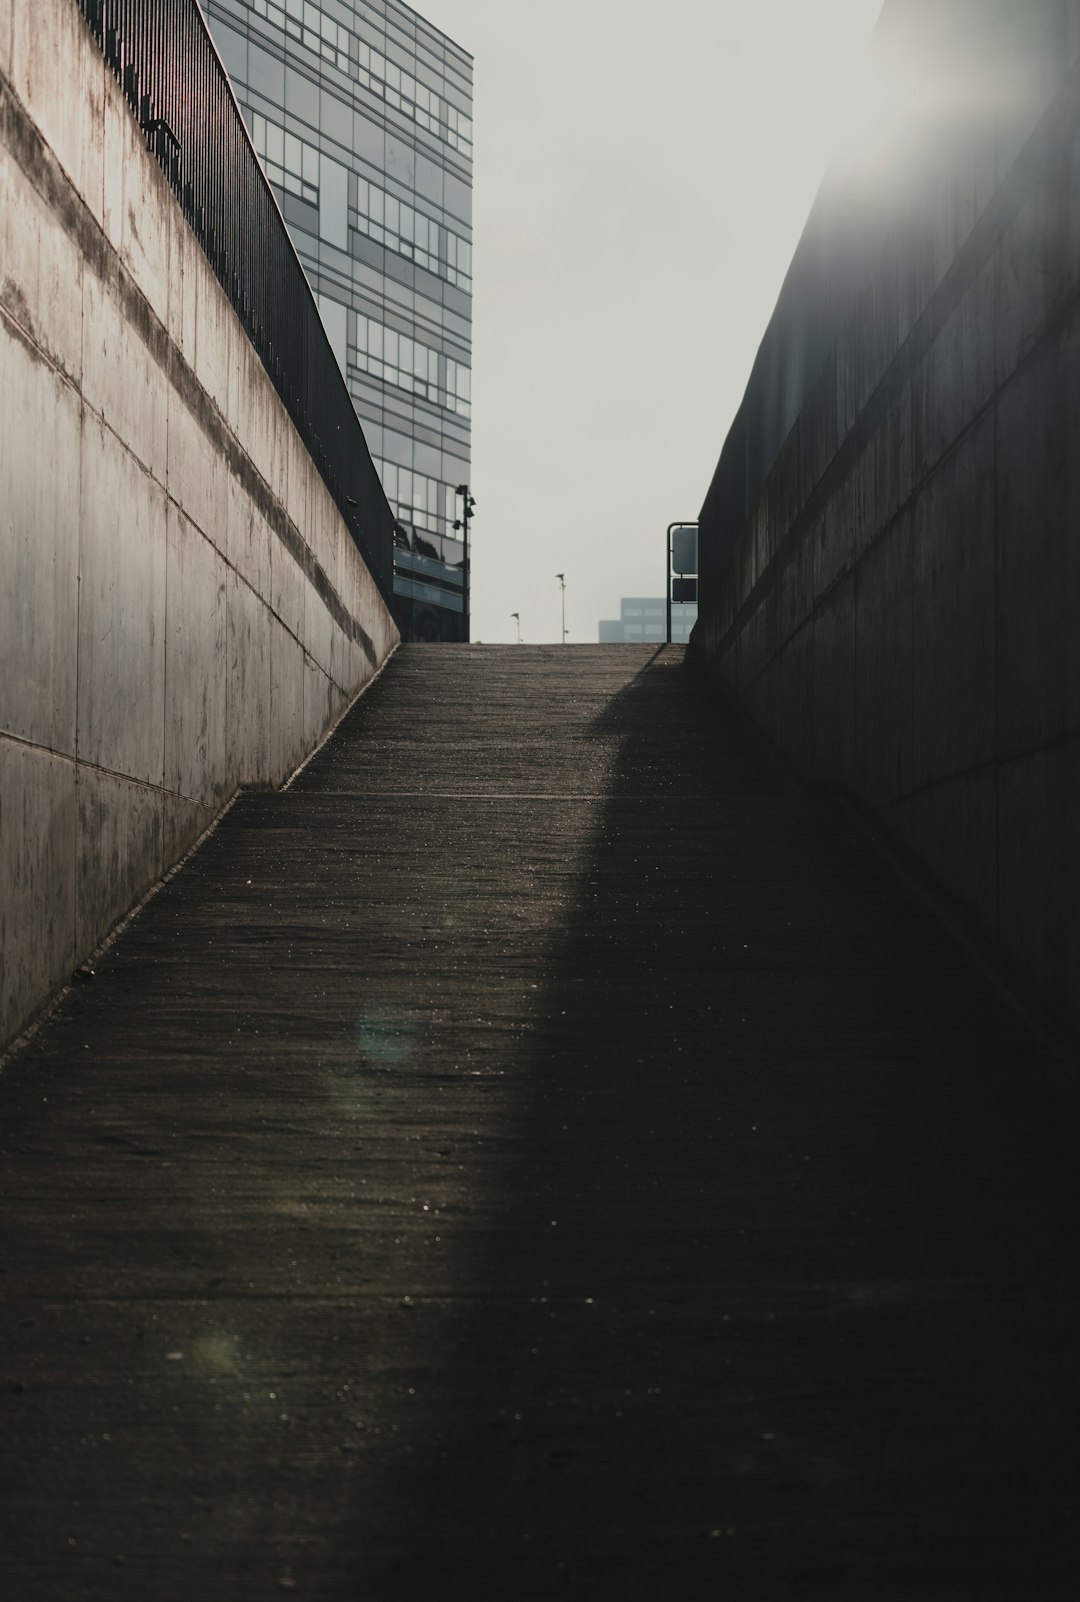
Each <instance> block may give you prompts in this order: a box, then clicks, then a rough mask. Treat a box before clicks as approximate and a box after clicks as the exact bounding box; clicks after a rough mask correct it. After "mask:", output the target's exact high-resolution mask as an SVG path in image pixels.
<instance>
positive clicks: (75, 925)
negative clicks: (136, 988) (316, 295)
mask: <svg viewBox="0 0 1080 1602" xmlns="http://www.w3.org/2000/svg"><path fill="white" fill-rule="evenodd" d="M397 637H398V636H397V631H396V629H395V627H394V624H393V622H392V620H391V618H390V614H389V612H388V611H387V609H386V607H385V605H384V604H383V601H382V599H381V597H380V596H379V593H378V591H377V589H376V586H375V584H374V582H373V580H372V578H371V576H370V574H369V573H368V571H367V569H366V567H365V566H364V564H363V562H362V560H361V558H360V555H359V553H358V551H357V549H356V546H355V544H354V543H353V541H352V539H351V538H350V536H349V533H348V531H347V529H346V527H345V525H344V523H343V522H342V520H341V518H340V515H339V513H338V511H337V509H336V507H335V505H334V503H333V501H332V499H331V497H330V495H329V493H328V491H327V489H326V487H325V485H324V483H323V481H322V479H321V477H320V476H319V474H318V472H317V470H316V469H315V467H314V464H313V463H312V461H311V459H310V457H309V456H308V454H307V452H306V450H305V448H304V446H303V444H302V443H301V441H300V438H299V436H298V435H297V433H296V430H295V428H294V427H293V424H292V422H291V420H290V419H289V417H288V415H287V413H286V411H285V409H284V407H283V406H282V404H281V402H280V400H279V399H278V396H277V394H276V392H275V390H274V387H273V385H272V383H271V382H270V379H269V378H268V377H267V375H266V372H265V370H264V369H263V367H262V365H261V363H260V362H259V360H258V358H257V356H256V355H255V353H254V351H253V350H252V348H251V346H250V344H249V342H248V340H247V338H246V336H245V334H244V332H243V329H242V327H241V325H240V323H239V321H238V319H237V318H236V316H235V314H234V312H233V310H232V308H231V306H230V305H229V303H228V301H227V299H226V297H225V295H224V293H223V291H222V289H221V287H220V286H219V284H218V282H217V280H216V278H215V277H214V274H213V272H212V271H211V269H210V267H209V265H208V263H207V261H206V259H205V257H204V256H203V254H202V251H201V250H200V248H199V246H198V244H197V242H196V241H195V239H194V236H193V235H192V234H191V232H190V230H189V229H188V226H187V224H186V222H185V220H184V218H183V215H182V213H181V212H180V210H179V208H178V206H177V205H176V202H175V200H174V197H173V195H172V193H171V191H170V190H169V188H168V185H167V184H166V182H165V180H164V177H163V175H162V173H161V171H160V169H159V168H158V166H157V164H156V163H155V161H154V160H153V159H152V157H151V156H150V155H149V154H148V152H147V150H146V147H145V144H144V142H143V139H142V137H141V135H140V133H139V130H138V128H137V126H136V124H135V121H134V119H133V117H132V115H131V112H130V110H129V108H128V106H127V104H126V102H125V100H124V99H123V96H122V94H121V92H120V89H119V87H118V85H117V84H116V82H115V80H114V79H113V77H112V75H111V73H110V72H109V71H108V70H107V68H106V65H105V62H104V61H103V59H102V56H101V54H100V52H99V51H98V49H97V48H96V46H95V45H94V43H93V41H92V40H91V38H90V36H89V34H88V32H87V30H86V28H85V26H84V24H83V21H82V19H81V17H80V15H79V12H78V10H77V8H76V7H75V6H74V5H73V4H72V3H71V0H34V4H33V5H31V4H29V3H24V0H0V1048H2V1047H3V1045H4V1044H5V1043H6V1042H8V1041H10V1040H11V1038H12V1037H13V1036H14V1035H15V1034H16V1033H17V1032H18V1031H19V1030H20V1029H21V1028H22V1027H23V1026H24V1024H25V1023H26V1022H27V1021H28V1020H29V1019H30V1018H31V1017H32V1016H33V1015H34V1013H35V1012H36V1011H37V1010H38V1009H39V1008H40V1007H41V1006H42V1005H43V1003H44V1002H45V1001H47V999H48V998H49V996H50V995H51V994H52V993H53V992H54V991H55V990H56V989H57V987H58V986H60V985H62V984H63V982H64V981H65V980H66V978H67V977H68V975H70V973H71V972H72V970H73V969H74V968H75V967H76V966H77V965H78V963H79V962H80V961H81V960H82V959H83V957H84V956H85V955H86V954H87V953H89V952H90V951H91V950H92V949H93V948H94V947H95V946H96V945H97V944H98V943H99V942H100V941H101V940H102V938H103V937H104V936H105V935H106V934H107V932H108V930H109V929H110V928H111V927H112V926H113V925H114V924H115V923H116V922H117V920H118V919H119V918H121V917H122V916H123V915H124V914H125V913H126V912H127V910H128V909H129V908H130V907H131V906H132V905H133V904H134V903H135V902H136V901H137V900H138V899H139V898H140V897H141V896H142V895H143V894H144V893H145V891H146V890H147V889H148V888H149V887H150V886H152V885H153V884H154V883H155V882H156V881H157V880H158V879H159V878H160V876H161V874H162V873H163V872H164V871H165V870H166V869H167V868H168V867H169V866H170V865H172V864H173V863H174V862H176V861H177V860H178V858H179V857H181V856H182V855H183V853H184V852H185V851H186V850H187V849H188V847H189V846H190V845H191V844H192V843H193V842H194V841H195V840H196V839H197V838H198V836H199V835H200V834H201V833H202V832H203V831H204V830H205V829H206V827H207V826H208V825H209V824H210V823H211V822H212V820H213V819H214V818H215V817H216V816H217V815H218V813H219V812H220V811H221V810H222V808H223V807H224V806H225V805H226V804H227V802H228V801H229V799H230V798H231V796H232V795H233V794H234V793H235V792H236V790H237V789H238V787H239V786H241V785H279V784H281V783H282V782H283V781H284V780H285V779H286V778H287V777H288V776H289V774H290V773H291V772H292V771H293V770H294V769H295V768H296V767H297V765H298V764H299V763H300V762H301V761H302V760H303V758H304V757H305V756H306V755H307V754H308V753H309V752H310V751H311V750H312V749H313V748H314V747H315V746H316V745H317V744H318V742H319V740H320V739H321V738H322V736H323V735H324V733H325V732H326V730H327V729H328V728H329V727H330V726H331V725H332V724H333V723H334V721H335V720H336V719H337V718H338V717H339V716H340V714H341V712H342V711H343V710H344V708H345V707H346V705H347V704H348V702H349V701H350V700H351V699H352V698H353V697H354V696H355V695H356V694H357V693H358V692H359V690H360V689H361V688H362V687H363V686H364V684H365V683H366V682H367V681H368V680H369V679H370V678H371V677H372V675H373V674H374V673H375V672H376V671H377V669H378V667H379V666H380V665H381V663H382V662H383V661H384V659H385V658H386V656H387V655H388V653H389V652H390V651H391V650H392V649H393V647H394V645H395V644H396V642H397Z"/></svg>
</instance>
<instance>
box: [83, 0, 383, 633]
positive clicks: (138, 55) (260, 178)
mask: <svg viewBox="0 0 1080 1602" xmlns="http://www.w3.org/2000/svg"><path fill="white" fill-rule="evenodd" d="M76 3H77V4H78V5H79V7H80V9H81V11H82V13H83V15H84V16H85V18H86V21H87V23H88V24H89V26H90V30H91V32H92V33H93V35H94V37H95V38H96V39H97V41H98V42H99V44H100V45H101V49H102V51H103V53H104V55H105V59H106V61H107V62H108V64H109V66H110V67H111V69H112V71H113V72H114V74H115V75H116V78H117V80H118V82H119V83H120V84H121V86H122V88H123V91H124V94H125V96H126V98H127V101H128V104H129V105H130V107H131V110H132V112H133V113H134V115H135V117H136V119H137V120H138V122H139V125H140V127H141V128H142V131H143V136H144V138H145V139H146V143H147V147H148V148H149V149H150V151H151V152H152V153H153V154H154V155H155V156H156V158H157V160H158V162H159V163H160V165H161V167H162V170H163V171H164V172H165V174H166V177H167V178H168V181H169V183H170V184H171V186H172V188H173V190H174V192H175V194H176V196H177V199H178V200H179V202H180V205H181V207H182V209H183V212H184V215H185V217H186V218H187V220H188V222H189V223H190V225H191V227H192V229H193V231H194V233H195V235H196V237H197V238H198V240H199V243H200V244H201V245H202V248H203V250H204V251H205V252H206V256H207V259H208V261H209V262H210V265H211V267H212V268H213V269H214V272H215V273H216V275H217V277H218V280H219V282H220V283H221V285H222V287H223V288H224V290H225V293H226V294H227V295H228V297H229V299H230V300H231V302H232V304H233V306H234V307H235V309H236V312H237V314H238V316H239V317H240V320H241V322H242V323H243V325H244V328H245V329H246V331H247V334H248V337H249V339H250V340H251V343H252V344H253V345H254V347H255V349H256V351H258V353H259V356H260V358H261V360H262V363H263V366H264V367H265V368H266V371H267V372H268V374H269V375H270V378H271V379H272V380H273V383H274V387H275V388H276V390H277V392H278V394H279V395H280V396H281V399H282V401H283V402H284V404H285V406H286V408H287V410H288V412H289V415H290V417H291V418H292V420H293V422H294V423H295V424H296V427H297V430H298V431H299V433H300V437H301V438H302V439H303V441H304V444H305V445H306V446H307V449H308V451H309V452H310V454H311V456H312V458H313V460H314V462H315V464H316V466H317V467H318V469H319V472H320V473H321V474H322V477H323V479H324V481H325V483H326V486H327V488H328V489H329V491H330V493H331V495H332V496H333V497H334V500H335V502H336V503H337V506H338V509H339V511H340V512H341V515H342V517H343V518H344V520H345V523H346V524H347V526H348V528H349V531H350V533H351V534H352V537H353V539H354V540H355V541H356V544H357V546H358V547H359V550H360V554H361V555H362V556H363V558H364V561H365V563H366V564H367V566H368V568H369V570H370V572H371V574H372V577H373V578H374V579H375V582H376V583H377V585H378V586H379V589H380V591H381V593H382V595H383V598H384V599H385V600H386V602H387V603H388V604H389V602H390V598H391V592H392V586H393V530H394V515H393V513H392V511H391V509H390V505H389V502H388V501H387V499H386V496H385V495H384V494H383V489H382V485H381V483H380V482H379V476H378V473H377V472H376V470H375V467H374V465H373V464H372V460H371V456H370V454H369V452H368V448H367V442H366V440H365V439H364V434H363V430H362V429H361V427H360V423H359V420H358V418H357V416H356V413H355V411H354V410H353V405H352V401H351V400H350V398H349V392H348V389H347V388H346V385H345V380H344V378H343V377H342V373H341V369H340V368H339V366H338V364H337V360H336V358H335V356H334V353H333V351H332V350H331V348H330V343H329V340H328V339H327V337H326V332H325V330H324V328H323V325H322V320H321V318H320V317H319V311H318V307H317V306H316V304H315V298H314V296H313V295H312V293H311V288H310V285H309V284H308V281H307V278H306V276H305V274H304V269H303V267H302V266H301V265H300V259H299V257H298V256H297V254H296V251H295V249H294V247H293V243H292V240H291V239H290V238H289V233H288V230H287V228H286V226H285V222H284V219H283V218H282V215H281V212H280V210H279V208H278V204H277V201H276V199H275V197H274V193H273V191H272V189H271V188H270V185H269V183H268V181H267V179H266V176H265V174H264V172H263V170H262V168H261V166H260V165H259V159H258V157H257V156H256V154H255V150H254V147H253V145H252V143H251V140H250V138H249V137H248V133H247V129H246V128H245V126H244V121H243V118H242V116H241V114H240V108H239V106H238V105H237V102H236V97H235V95H234V94H233V90H232V85H231V84H230V82H229V77H228V74H227V73H226V71H225V68H224V66H223V65H222V62H221V58H220V56H219V55H218V52H217V49H216V47H215V45H214V42H213V40H212V38H211V36H210V32H209V29H208V27H207V25H206V22H205V20H204V18H203V15H202V12H201V10H200V8H199V6H198V4H197V0H76Z"/></svg>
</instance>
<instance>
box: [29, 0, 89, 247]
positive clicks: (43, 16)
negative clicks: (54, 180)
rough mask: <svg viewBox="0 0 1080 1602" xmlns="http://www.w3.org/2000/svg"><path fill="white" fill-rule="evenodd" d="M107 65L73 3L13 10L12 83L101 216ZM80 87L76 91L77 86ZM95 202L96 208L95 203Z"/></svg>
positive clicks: (76, 186)
mask: <svg viewBox="0 0 1080 1602" xmlns="http://www.w3.org/2000/svg"><path fill="white" fill-rule="evenodd" d="M104 79H105V63H104V62H103V61H102V59H101V55H100V53H99V52H98V51H97V50H96V49H95V48H94V46H93V44H92V42H91V40H90V38H89V35H88V33H87V29H86V24H85V23H84V22H83V19H82V17H81V16H80V15H79V12H78V9H77V8H76V7H75V6H74V5H72V4H70V3H69V4H67V5H60V4H57V3H56V0H45V3H41V0H36V3H35V4H32V5H28V4H26V3H25V0H22V3H21V4H19V3H17V4H16V5H15V10H14V31H13V34H12V80H13V82H14V85H15V92H16V94H17V95H18V96H19V99H20V100H21V101H22V103H23V105H24V106H31V107H33V113H34V121H35V122H36V124H37V126H38V128H39V129H40V130H41V133H42V135H43V137H44V139H45V142H46V144H47V145H48V146H49V149H50V150H51V151H52V153H53V155H54V156H55V158H56V160H57V161H58V162H59V164H60V166H61V167H62V168H63V170H64V172H65V173H66V174H67V176H68V178H69V179H70V181H71V183H72V185H73V187H74V189H75V191H76V192H77V193H78V194H79V195H80V196H82V197H83V198H84V199H85V201H86V202H87V204H88V205H89V207H90V210H91V212H92V213H93V215H94V216H95V217H96V218H97V219H98V220H100V217H101V139H100V134H99V132H98V130H99V129H100V127H101V121H102V116H103V110H104V105H103V103H104ZM75 85H77V86H78V88H77V91H76V90H75V88H74V86H75ZM95 198H96V204H95Z"/></svg>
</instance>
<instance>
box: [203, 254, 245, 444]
mask: <svg viewBox="0 0 1080 1602" xmlns="http://www.w3.org/2000/svg"><path fill="white" fill-rule="evenodd" d="M198 304H199V310H198V317H197V318H196V322H195V361H194V364H193V365H194V368H195V377H196V378H197V379H198V381H199V384H200V387H201V388H202V389H204V390H205V391H206V393H207V394H208V395H209V397H210V399H211V400H212V401H213V403H214V405H215V406H216V407H217V409H218V411H219V412H220V414H221V416H222V417H223V418H226V419H228V418H229V397H230V392H232V393H233V394H235V376H234V371H233V369H234V367H235V357H234V344H235V339H236V336H237V334H238V333H239V329H238V327H237V322H236V313H235V312H234V311H233V309H232V307H231V306H230V305H229V302H228V301H227V300H226V299H225V294H224V291H223V290H222V289H221V287H220V285H219V284H218V283H217V282H216V281H214V280H210V281H208V282H207V283H206V284H205V285H204V286H203V289H202V292H201V294H200V295H199V303H198ZM234 411H235V407H234Z"/></svg>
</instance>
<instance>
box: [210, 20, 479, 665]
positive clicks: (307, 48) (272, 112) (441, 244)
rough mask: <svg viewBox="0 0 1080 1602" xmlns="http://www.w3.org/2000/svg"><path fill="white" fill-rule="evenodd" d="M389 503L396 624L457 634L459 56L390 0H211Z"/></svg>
mask: <svg viewBox="0 0 1080 1602" xmlns="http://www.w3.org/2000/svg"><path fill="white" fill-rule="evenodd" d="M206 11H207V15H208V18H209V21H210V25H211V28H212V30H213V33H214V37H215V39H216V41H217V44H218V48H219V49H220V51H221V54H222V57H223V59H224V62H225V65H226V67H227V68H228V70H229V73H230V75H231V77H232V80H233V84H234V87H235V89H236V93H237V97H238V99H239V101H240V104H241V108H242V110H243V112H244V116H245V119H246V121H247V124H248V128H249V130H250V132H251V136H252V140H253V142H254V144H255V147H256V149H257V151H258V153H259V156H260V158H261V160H262V162H263V165H264V167H265V169H266V172H267V175H268V177H269V179H270V181H271V183H272V185H273V186H274V189H275V192H276V194H277V197H278V200H279V202H280V204H281V208H282V211H283V214H284V216H285V221H286V222H287V223H288V225H289V230H290V232H291V234H292V237H293V240H294V242H295V244H296V248H297V250H298V252H299V254H300V258H301V260H302V261H303V263H304V267H305V269H306V271H307V273H308V276H309V278H310V280H311V285H312V288H313V289H314V291H315V293H316V296H317V298H318V303H319V309H320V311H321V313H322V316H323V321H324V323H325V325H326V328H327V332H328V334H329V336H330V341H331V344H332V345H333V347H334V350H335V352H336V353H337V357H338V361H339V362H340V364H341V369H342V372H343V373H344V374H345V377H346V381H347V383H348V386H349V390H350V393H351V395H352V397H353V403H354V405H355V407H356V410H357V414H358V416H359V417H360V420H361V422H362V424H363V428H364V433H365V436H366V438H367V441H368V445H369V447H370V449H371V453H372V456H373V457H374V458H375V460H376V463H377V464H378V466H379V469H380V472H381V474H382V478H383V487H384V489H385V490H386V492H387V496H388V498H389V500H390V503H391V505H392V506H393V507H394V509H395V512H396V514H397V518H398V532H397V536H396V549H395V558H394V608H395V617H396V621H397V623H398V626H399V628H400V629H401V633H402V637H403V638H405V639H421V640H458V639H465V638H467V637H468V563H467V559H466V556H467V553H466V550H465V547H464V545H463V544H462V542H461V537H460V531H458V530H455V529H454V527H453V525H454V522H455V521H456V520H458V518H459V516H460V511H461V502H460V498H459V497H458V496H457V494H456V491H457V487H458V486H459V485H462V484H465V483H467V482H468V480H469V450H470V408H471V367H472V62H471V58H470V57H469V56H468V55H467V54H466V53H465V52H464V51H463V50H461V49H460V48H459V47H458V46H457V45H456V44H454V43H453V42H452V41H451V40H450V39H448V38H447V37H446V36H445V35H444V34H442V33H440V32H439V31H438V30H437V29H435V28H433V27H431V25H430V24H429V23H427V22H425V21H424V19H423V18H422V17H420V16H418V15H417V13H416V12H415V11H412V10H410V8H409V7H408V6H406V5H402V4H400V3H399V0H363V3H361V0H319V3H318V4H314V3H312V0H208V3H207V5H206Z"/></svg>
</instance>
